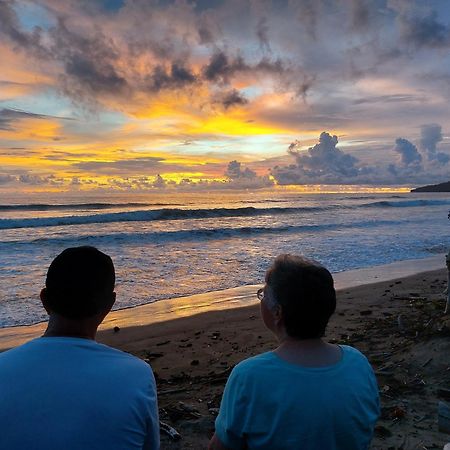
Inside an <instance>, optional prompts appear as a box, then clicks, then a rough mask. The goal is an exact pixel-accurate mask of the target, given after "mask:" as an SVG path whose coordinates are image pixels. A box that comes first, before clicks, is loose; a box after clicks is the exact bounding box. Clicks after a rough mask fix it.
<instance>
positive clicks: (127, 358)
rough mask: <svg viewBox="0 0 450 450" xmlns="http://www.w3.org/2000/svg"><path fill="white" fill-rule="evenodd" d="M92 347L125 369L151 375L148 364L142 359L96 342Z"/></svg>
mask: <svg viewBox="0 0 450 450" xmlns="http://www.w3.org/2000/svg"><path fill="white" fill-rule="evenodd" d="M94 345H95V346H96V348H97V350H98V351H99V352H101V353H103V354H104V355H105V356H106V355H107V356H108V357H109V358H111V359H114V360H115V361H116V362H117V363H118V364H122V365H124V366H127V368H129V369H133V370H135V371H140V372H143V373H144V374H149V373H152V369H151V367H150V365H149V364H147V363H146V362H145V361H143V360H142V359H139V358H137V357H136V356H134V355H131V354H130V353H127V352H124V351H122V350H118V349H117V348H113V347H109V346H108V345H105V344H100V343H98V342H96V343H95V344H94Z"/></svg>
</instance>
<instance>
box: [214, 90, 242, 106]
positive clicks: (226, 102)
mask: <svg viewBox="0 0 450 450" xmlns="http://www.w3.org/2000/svg"><path fill="white" fill-rule="evenodd" d="M218 102H219V103H221V104H222V106H223V107H224V108H225V109H228V108H230V107H232V106H242V105H245V104H247V103H248V100H247V99H246V98H245V97H244V96H243V95H242V94H241V93H240V92H239V91H238V90H236V89H232V90H231V91H228V92H225V93H224V94H223V95H222V96H219V99H218Z"/></svg>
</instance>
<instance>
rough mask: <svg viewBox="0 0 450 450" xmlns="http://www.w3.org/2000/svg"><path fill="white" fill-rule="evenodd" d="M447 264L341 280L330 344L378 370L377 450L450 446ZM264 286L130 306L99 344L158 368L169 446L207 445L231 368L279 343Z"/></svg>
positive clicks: (14, 332)
mask: <svg viewBox="0 0 450 450" xmlns="http://www.w3.org/2000/svg"><path fill="white" fill-rule="evenodd" d="M439 261H441V262H439ZM439 267H442V268H439ZM443 267H444V262H443V259H442V257H440V258H438V257H434V258H429V259H427V260H422V261H412V262H403V263H394V265H386V266H381V267H378V268H376V267H375V268H370V269H363V270H359V271H348V272H343V273H342V274H336V275H335V278H336V286H337V288H338V307H337V311H336V313H335V315H334V316H333V317H332V319H331V321H330V325H329V328H328V330H327V338H328V339H329V340H330V341H332V342H336V343H339V344H346V345H352V346H354V347H356V348H358V349H359V350H361V351H362V352H363V353H364V354H365V355H366V356H367V357H368V359H369V361H370V362H371V364H372V365H373V367H374V370H375V371H376V374H377V379H378V383H379V388H380V395H381V401H382V416H381V418H380V420H379V422H378V424H377V429H376V435H375V439H374V441H373V445H372V449H388V448H405V449H406V448H408V449H414V448H417V449H419V448H420V449H423V448H426V449H432V448H436V449H438V448H439V449H441V448H442V447H443V445H444V443H446V442H448V441H449V440H450V436H448V435H445V434H443V433H441V432H438V429H437V405H438V401H439V399H440V396H441V395H445V394H442V392H441V393H440V391H439V389H441V388H447V389H448V387H449V386H450V363H449V359H448V355H449V354H450V340H449V337H450V319H449V318H448V316H447V318H445V317H444V316H443V314H442V313H443V310H444V304H445V295H444V294H443V291H444V289H445V287H446V283H447V272H446V270H445V269H444V268H443ZM421 268H422V270H421ZM367 283H369V284H367ZM256 287H257V286H244V287H242V288H237V289H229V290H224V291H219V292H212V293H205V294H201V295H199V296H194V297H191V298H186V299H176V301H170V300H168V301H161V302H157V303H156V304H151V305H144V306H138V307H135V308H129V309H125V310H122V311H117V312H114V313H112V317H110V318H108V319H107V321H105V323H104V324H103V325H102V328H101V330H100V332H99V334H98V341H99V342H102V343H105V344H107V345H111V346H113V347H117V348H120V349H122V350H124V351H127V352H130V353H132V354H134V355H136V356H137V357H139V358H142V359H144V360H145V361H147V362H148V363H149V364H150V365H151V366H152V368H153V370H154V372H155V375H156V379H157V384H158V395H159V406H160V415H161V420H162V421H164V422H165V423H167V424H169V425H171V426H172V427H174V428H175V429H176V430H177V431H178V432H179V433H180V435H181V439H180V440H179V441H173V440H172V439H170V438H169V437H168V436H167V435H165V434H163V435H162V437H161V439H162V446H161V448H168V449H184V448H194V449H200V448H206V446H207V442H208V440H209V438H210V437H211V435H212V432H213V429H214V418H215V415H216V414H217V408H218V407H219V405H220V399H221V395H222V391H223V387H224V384H225V382H226V379H227V377H228V375H229V373H230V371H231V369H232V367H233V366H234V365H235V364H237V363H238V362H239V361H241V360H242V359H244V358H247V357H249V356H252V355H255V354H258V353H261V352H264V351H268V350H271V349H273V348H275V347H276V342H275V339H274V337H273V336H272V335H271V333H270V332H269V331H267V330H266V329H265V328H264V326H263V324H262V321H261V320H260V317H259V305H258V304H257V301H256V300H254V292H255V288H256ZM252 298H253V299H252ZM152 311H153V313H152ZM114 327H118V328H119V330H118V331H117V328H116V331H115V330H114ZM43 329H45V323H41V324H37V325H33V326H29V327H12V328H4V329H1V330H0V349H2V350H4V349H5V348H8V347H11V346H14V345H17V344H19V343H21V342H23V341H26V340H28V339H30V338H32V337H35V336H39V335H40V334H41V333H42V331H43ZM441 400H442V398H441Z"/></svg>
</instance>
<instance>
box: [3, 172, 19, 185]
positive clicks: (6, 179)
mask: <svg viewBox="0 0 450 450" xmlns="http://www.w3.org/2000/svg"><path fill="white" fill-rule="evenodd" d="M16 180H17V179H16V177H14V176H12V175H9V174H4V173H0V185H2V184H9V183H12V182H13V181H16Z"/></svg>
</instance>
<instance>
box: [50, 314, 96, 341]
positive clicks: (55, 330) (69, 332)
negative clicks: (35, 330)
mask: <svg viewBox="0 0 450 450" xmlns="http://www.w3.org/2000/svg"><path fill="white" fill-rule="evenodd" d="M97 327H98V325H97V324H96V323H93V322H92V321H91V320H89V319H86V320H72V319H66V318H65V317H61V316H59V315H58V316H57V315H53V314H51V315H50V319H49V321H48V325H47V329H46V330H45V333H44V337H77V338H83V339H91V340H93V341H95V336H96V334H97Z"/></svg>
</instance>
